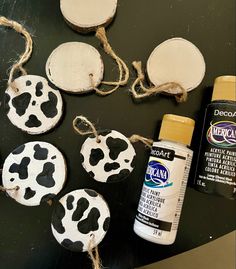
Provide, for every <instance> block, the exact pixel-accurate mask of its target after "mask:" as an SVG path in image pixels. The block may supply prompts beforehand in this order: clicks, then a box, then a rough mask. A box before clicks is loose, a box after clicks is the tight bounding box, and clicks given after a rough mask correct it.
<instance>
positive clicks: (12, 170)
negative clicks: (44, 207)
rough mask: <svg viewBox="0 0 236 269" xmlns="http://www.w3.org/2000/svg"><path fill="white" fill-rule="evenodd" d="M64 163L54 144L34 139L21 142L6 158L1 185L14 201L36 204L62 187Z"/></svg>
mask: <svg viewBox="0 0 236 269" xmlns="http://www.w3.org/2000/svg"><path fill="white" fill-rule="evenodd" d="M65 180H66V163H65V160H64V157H63V155H62V154H61V152H60V151H59V150H58V149H57V148H56V147H54V146H53V145H51V144H49V143H46V142H41V141H36V142H29V143H26V144H23V145H21V146H19V147H18V148H16V149H15V150H13V151H12V153H10V154H9V155H8V157H7V158H6V160H5V162H4V165H3V170H2V182H3V188H4V189H5V191H6V192H7V193H8V195H9V196H10V197H11V198H13V199H14V200H16V202H18V203H20V204H23V205H26V206H37V205H40V204H41V203H42V202H47V201H49V200H51V199H52V198H53V197H54V196H55V195H57V194H58V193H59V192H60V191H61V190H62V188H63V186H64V183H65Z"/></svg>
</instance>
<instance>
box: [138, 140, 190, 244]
mask: <svg viewBox="0 0 236 269" xmlns="http://www.w3.org/2000/svg"><path fill="white" fill-rule="evenodd" d="M191 160H192V151H191V150H189V149H188V148H187V147H186V149H184V148H183V147H181V148H178V147H174V146H173V144H172V145H168V143H166V144H165V145H164V144H163V143H162V142H156V143H155V144H154V145H153V148H152V150H151V156H150V159H149V162H148V167H147V171H146V175H145V181H144V185H143V189H142V194H141V198H140V201H139V206H138V212H137V215H136V220H135V224H134V227H135V228H137V229H138V230H139V232H141V233H143V234H145V235H148V236H150V237H154V238H156V239H158V238H161V239H162V240H167V241H168V240H172V239H173V240H172V241H174V239H175V235H176V232H177V228H178V223H179V218H180V213H181V209H182V204H183V200H184V195H185V190H186V185H187V180H188V175H189V170H190V164H191ZM173 232H174V233H173Z"/></svg>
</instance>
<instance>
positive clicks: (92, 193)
mask: <svg viewBox="0 0 236 269" xmlns="http://www.w3.org/2000/svg"><path fill="white" fill-rule="evenodd" d="M84 191H85V192H86V193H87V194H88V195H89V196H91V197H97V196H98V194H97V192H96V191H93V190H89V189H84Z"/></svg>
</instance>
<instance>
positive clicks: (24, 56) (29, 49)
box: [0, 17, 33, 92]
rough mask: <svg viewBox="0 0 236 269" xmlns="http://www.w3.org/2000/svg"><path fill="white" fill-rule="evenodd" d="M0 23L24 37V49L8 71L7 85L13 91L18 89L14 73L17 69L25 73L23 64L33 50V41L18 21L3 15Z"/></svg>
mask: <svg viewBox="0 0 236 269" xmlns="http://www.w3.org/2000/svg"><path fill="white" fill-rule="evenodd" d="M0 25H3V26H6V27H10V28H12V29H14V30H15V31H16V32H17V33H19V34H21V35H23V36H24V38H25V41H26V42H25V51H24V53H23V54H22V55H21V56H20V58H19V60H18V61H17V62H16V63H14V64H13V66H12V68H11V70H10V73H9V79H8V86H9V87H11V88H12V89H13V90H14V91H15V92H17V91H18V89H17V87H16V85H15V83H14V82H13V80H14V74H15V72H16V71H17V70H19V71H20V72H21V74H22V75H27V72H26V70H25V69H24V68H23V65H24V64H25V63H26V62H27V61H28V60H29V58H30V56H31V54H32V51H33V41H32V38H31V36H30V34H29V32H28V31H27V30H26V29H25V28H24V27H23V26H22V25H21V24H20V23H18V22H16V21H13V20H8V19H7V18H5V17H0Z"/></svg>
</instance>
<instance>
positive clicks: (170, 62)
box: [147, 38, 206, 93]
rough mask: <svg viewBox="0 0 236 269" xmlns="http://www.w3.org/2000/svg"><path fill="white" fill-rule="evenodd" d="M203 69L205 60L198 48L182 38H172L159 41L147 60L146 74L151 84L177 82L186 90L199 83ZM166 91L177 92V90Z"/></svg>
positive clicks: (203, 72)
mask: <svg viewBox="0 0 236 269" xmlns="http://www.w3.org/2000/svg"><path fill="white" fill-rule="evenodd" d="M205 69H206V66H205V61H204V58H203V56H202V54H201V52H200V51H199V49H198V48H197V47H196V46H195V45H194V44H193V43H191V42H189V41H188V40H186V39H183V38H172V39H168V40H166V41H165V42H163V43H161V44H160V45H159V46H157V47H156V48H155V49H154V51H153V52H152V53H151V55H150V57H149V59H148V62H147V74H148V77H149V80H150V81H151V83H152V84H154V85H155V86H159V85H161V84H163V83H167V82H177V83H179V84H180V85H182V86H183V87H184V88H185V89H186V90H187V91H191V90H193V89H195V88H196V87H197V86H198V85H199V84H200V83H201V81H202V79H203V78H204V75H205ZM168 92H169V93H179V90H172V91H170V90H169V91H168Z"/></svg>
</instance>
